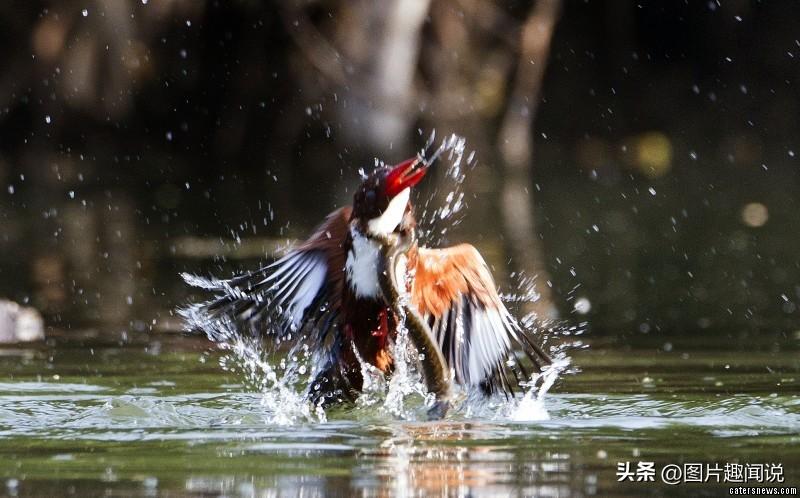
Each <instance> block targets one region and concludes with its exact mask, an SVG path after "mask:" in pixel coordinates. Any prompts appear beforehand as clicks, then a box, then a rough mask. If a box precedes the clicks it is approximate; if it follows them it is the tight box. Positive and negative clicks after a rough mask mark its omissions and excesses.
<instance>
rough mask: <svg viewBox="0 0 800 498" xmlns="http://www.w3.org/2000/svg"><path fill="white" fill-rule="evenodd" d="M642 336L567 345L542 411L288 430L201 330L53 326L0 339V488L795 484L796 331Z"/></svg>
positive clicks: (183, 490) (534, 490)
mask: <svg viewBox="0 0 800 498" xmlns="http://www.w3.org/2000/svg"><path fill="white" fill-rule="evenodd" d="M104 337H107V336H104ZM645 339H648V340H647V341H644V340H642V339H641V338H640V339H638V340H637V342H636V343H635V344H623V343H615V342H612V341H608V340H600V339H595V340H593V341H592V340H591V338H590V339H589V340H588V342H587V344H589V345H590V347H588V348H585V349H578V350H574V351H572V353H571V357H572V361H573V364H574V365H576V366H577V367H578V368H579V369H580V370H581V372H580V373H579V374H574V375H563V376H561V377H560V378H559V379H558V380H557V382H556V384H555V386H554V387H553V389H552V391H551V392H550V393H549V394H548V395H547V396H546V397H545V399H544V409H545V410H546V414H547V417H546V419H541V420H538V421H532V422H514V421H511V420H509V419H508V418H501V417H491V416H488V417H487V416H470V415H468V414H465V413H463V412H461V413H458V414H454V415H453V416H452V417H450V418H449V419H447V420H444V421H439V422H409V421H403V420H400V419H397V418H395V417H391V416H387V415H386V414H384V413H382V412H380V410H378V409H377V408H375V407H360V408H355V409H338V410H332V411H330V412H329V413H328V414H327V415H328V420H327V422H324V423H320V422H311V421H299V422H296V423H294V424H288V425H281V424H279V423H276V422H275V421H274V420H273V419H272V414H270V413H269V412H270V409H269V407H265V405H264V396H263V394H262V393H261V392H260V391H259V390H257V389H254V388H253V387H251V386H248V385H247V382H246V379H245V377H244V376H243V375H241V374H240V373H236V372H228V371H225V370H223V369H222V368H220V366H219V360H220V358H221V357H222V355H223V354H225V353H224V352H221V351H219V350H218V349H217V348H215V347H214V346H213V345H212V344H210V343H208V342H206V341H204V340H200V339H198V338H193V337H183V336H179V335H175V334H160V335H155V334H153V335H147V334H135V333H131V334H129V335H128V337H127V339H126V340H123V339H120V340H119V341H115V340H109V339H107V338H106V339H98V338H97V337H95V334H90V333H87V334H76V332H75V331H72V332H70V333H69V334H55V335H54V337H53V338H52V339H50V340H49V341H48V343H47V344H46V345H40V346H32V347H6V348H3V349H2V350H0V456H2V459H0V476H1V477H2V480H3V481H2V483H5V484H2V483H0V484H2V485H3V486H5V487H0V489H2V491H0V494H8V495H17V496H42V495H51V494H56V493H64V492H68V493H71V494H74V495H76V496H96V495H103V496H109V495H111V496H126V495H130V494H137V495H145V496H148V495H149V496H156V495H169V496H198V495H218V494H225V495H227V496H254V495H255V496H275V495H282V496H283V495H289V496H299V495H302V496H323V495H324V496H347V495H353V494H359V495H361V494H363V495H367V496H374V495H386V494H398V495H411V494H414V493H424V492H429V493H432V494H439V493H440V490H445V491H446V492H447V493H448V494H453V495H458V494H460V495H464V496H466V495H471V496H486V495H495V496H497V495H502V496H505V495H509V494H511V495H533V494H536V495H540V496H565V495H578V496H579V495H594V494H597V495H602V496H606V495H608V494H616V495H631V496H641V495H643V494H651V493H652V494H656V493H664V492H669V493H672V494H684V495H697V494H701V493H706V494H708V495H710V496H715V495H719V494H726V493H727V491H726V489H725V488H724V487H723V486H722V485H714V484H711V485H698V484H683V485H679V486H667V485H665V484H662V483H658V482H656V483H647V484H631V483H618V482H617V480H616V474H615V473H616V467H617V462H621V461H622V462H624V461H631V462H637V461H654V462H657V465H662V464H666V463H678V464H682V463H684V462H723V463H724V462H734V461H738V462H743V463H746V462H750V463H762V462H779V463H782V464H783V466H784V469H785V477H786V481H787V483H788V484H789V485H792V484H793V485H796V483H797V478H798V473H797V468H798V465H800V452H798V451H797V444H798V443H799V442H800V436H798V434H800V397H798V392H799V391H800V389H799V387H800V362H798V354H797V353H798V349H800V340H799V339H798V338H797V337H794V338H792V337H789V338H787V337H771V338H768V339H765V340H764V341H762V342H757V343H754V342H753V341H747V342H742V343H737V341H736V340H735V339H734V340H731V339H730V338H727V339H725V340H720V341H718V342H717V343H716V344H714V345H713V347H709V346H708V345H707V344H704V345H703V346H702V347H698V345H697V344H696V342H695V343H694V344H693V341H691V340H690V339H684V340H681V339H677V340H676V339H675V338H673V339H672V343H671V344H670V347H669V348H668V349H669V351H665V348H664V344H663V341H653V340H652V339H651V337H645ZM776 344H780V345H781V346H780V347H777V346H775V345H776ZM99 360H102V361H99Z"/></svg>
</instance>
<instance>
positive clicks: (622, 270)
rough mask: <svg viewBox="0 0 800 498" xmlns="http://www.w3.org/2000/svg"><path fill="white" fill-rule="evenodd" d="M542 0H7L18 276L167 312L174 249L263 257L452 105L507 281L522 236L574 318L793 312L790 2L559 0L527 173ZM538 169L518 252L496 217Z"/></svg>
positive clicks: (3, 34)
mask: <svg viewBox="0 0 800 498" xmlns="http://www.w3.org/2000/svg"><path fill="white" fill-rule="evenodd" d="M424 3H425V2H423V4H424ZM555 3H556V4H559V2H555ZM536 6H537V4H536V2H534V3H531V2H522V1H521V2H508V3H501V2H480V1H477V0H449V1H432V2H431V3H430V4H429V5H425V10H424V12H423V15H422V17H421V18H420V19H421V21H420V22H419V23H418V24H417V25H416V26H415V27H414V29H410V28H408V27H402V26H404V25H403V24H402V21H404V19H405V18H404V16H406V15H407V12H401V13H391V12H385V11H381V10H380V9H381V2H366V1H365V2H345V1H325V0H321V1H311V2H297V3H295V2H256V1H245V0H239V1H231V2H199V1H189V0H165V1H159V0H149V1H147V2H145V3H143V2H142V0H129V1H122V0H120V1H111V0H108V1H99V0H97V1H89V0H84V1H63V2H21V1H13V2H6V3H4V4H3V5H2V6H0V61H2V62H0V64H2V67H3V69H2V72H0V185H2V189H0V296H1V297H6V298H11V299H14V300H18V301H20V302H26V303H29V304H31V305H33V306H35V307H37V308H38V309H40V310H41V311H43V312H44V313H45V316H46V319H47V322H48V324H50V325H52V326H54V327H57V328H67V329H84V328H86V327H90V328H97V329H100V330H102V331H108V332H111V333H115V332H118V331H130V330H133V331H145V330H149V329H151V328H156V329H159V330H161V329H171V328H175V326H176V325H175V320H174V318H173V317H172V316H171V315H172V313H171V311H170V310H172V309H173V308H174V306H176V305H177V304H180V303H182V302H184V301H186V300H187V299H188V296H189V291H188V290H187V289H186V288H185V287H184V285H183V284H182V283H181V281H180V279H179V278H178V276H177V274H178V272H180V271H184V270H193V271H201V272H203V273H215V274H218V275H228V274H230V271H232V270H234V269H237V268H247V267H253V266H254V265H257V264H258V262H259V261H264V260H265V258H266V256H265V254H266V253H267V252H271V251H273V250H274V249H275V247H277V246H280V245H281V244H282V243H283V241H284V240H285V239H287V238H288V239H293V238H299V237H302V236H303V235H304V234H305V233H306V232H307V231H308V230H310V229H311V228H312V227H313V226H314V225H315V224H316V223H317V222H318V221H319V220H320V219H321V218H322V217H323V216H324V215H325V214H326V213H327V212H328V211H330V210H332V209H333V208H334V207H336V206H339V205H342V204H344V203H347V202H349V198H350V196H351V195H352V189H353V187H354V186H355V185H356V184H357V183H358V174H357V170H358V169H359V168H369V167H371V165H372V164H374V160H373V158H374V157H379V158H380V159H382V160H386V161H387V162H394V161H398V160H401V159H404V158H406V157H409V156H411V155H413V154H414V152H415V151H416V150H418V148H419V147H420V146H421V145H422V144H423V143H424V141H425V140H424V139H425V138H426V137H427V135H428V134H429V132H430V131H431V130H433V129H436V130H437V134H438V136H440V137H443V136H445V135H446V134H449V133H457V134H461V135H464V136H465V137H466V138H467V140H468V146H469V147H470V148H473V149H476V150H477V153H476V154H477V157H478V166H477V167H476V169H475V170H474V171H472V172H471V174H470V176H469V179H468V181H467V183H466V186H465V189H466V192H467V203H468V209H467V211H466V218H465V221H464V223H463V224H462V225H460V226H459V227H457V229H456V230H454V231H452V232H448V241H449V242H458V241H462V240H469V241H471V242H473V243H475V244H476V245H477V246H478V247H479V249H480V250H481V251H482V252H483V253H484V254H485V255H486V257H487V259H488V260H489V261H490V263H491V264H492V265H493V266H494V269H495V274H496V275H497V278H498V280H499V281H500V282H501V284H504V285H506V287H508V286H509V285H511V284H510V283H509V282H510V281H511V279H510V278H509V277H508V275H509V274H510V272H511V271H512V270H526V269H527V270H529V272H530V266H531V265H530V264H528V263H526V262H520V260H521V259H522V260H524V259H525V258H526V257H530V258H531V261H532V262H533V264H534V265H535V271H533V272H531V273H537V274H538V280H537V282H538V286H537V288H539V289H540V290H546V291H549V292H545V293H544V294H545V295H544V297H543V300H542V303H545V302H546V303H545V304H548V305H549V304H552V305H553V307H554V308H555V309H557V310H558V316H559V317H560V319H561V320H565V321H566V323H577V322H582V321H584V320H585V321H587V322H588V324H589V328H590V330H591V332H592V333H594V334H598V335H599V334H608V335H610V336H613V337H615V338H619V339H627V338H630V337H632V336H635V335H636V334H664V335H665V336H666V335H674V334H694V335H696V336H697V337H699V338H702V337H703V335H704V334H726V335H728V336H730V337H732V338H737V339H738V340H743V341H745V342H746V341H747V340H748V338H749V337H751V336H752V335H753V334H769V333H775V334H779V335H786V334H792V333H794V332H795V331H796V330H797V313H798V311H797V309H796V308H797V307H796V303H797V301H798V300H800V241H799V240H798V233H800V222H799V221H798V219H797V214H796V213H797V209H798V194H800V175H799V173H800V172H798V167H799V166H800V164H799V163H798V157H797V156H798V154H800V141H798V129H799V128H800V126H799V125H800V123H799V122H798V119H800V108H799V107H798V103H799V101H798V91H797V85H798V84H799V83H800V81H798V76H800V74H798V63H800V41H798V40H800V15H798V14H800V4H798V3H797V2H795V1H770V2H748V1H720V2H716V1H711V2H704V1H697V2H695V1H691V2H678V1H675V2H656V1H651V2H624V1H612V0H609V1H605V2H603V1H594V0H589V1H566V2H564V3H563V4H560V14H559V15H558V16H557V22H556V24H555V31H554V34H553V37H552V40H549V39H546V40H545V41H546V42H548V43H550V45H549V49H548V50H547V52H548V53H549V59H548V60H541V59H540V60H538V61H533V63H534V65H535V63H536V62H538V63H539V64H541V65H543V64H545V63H546V67H547V69H546V72H545V73H544V79H543V83H542V86H541V88H538V87H537V88H531V89H530V93H531V95H536V98H535V99H529V100H527V101H526V104H525V105H523V106H522V109H523V111H524V112H523V114H525V115H526V116H528V118H529V123H528V124H529V126H530V127H529V138H532V140H533V142H532V143H533V149H532V150H533V155H532V160H530V161H526V162H525V165H526V166H525V169H524V172H523V173H520V174H521V175H522V176H514V177H513V179H511V178H509V175H508V171H509V169H508V167H507V165H506V163H507V162H508V161H507V158H506V156H504V154H503V144H504V143H507V142H504V137H503V134H502V124H503V123H504V122H505V120H506V119H507V117H508V116H509V115H511V113H513V112H517V111H519V109H520V108H518V107H514V103H513V98H512V97H513V92H512V89H513V88H514V82H515V81H519V80H520V75H521V74H524V71H525V70H526V68H529V67H528V66H526V65H525V63H526V61H525V60H523V59H522V58H521V57H520V54H521V53H524V51H522V50H521V49H520V45H519V40H520V30H521V29H523V26H524V25H525V23H526V22H527V21H528V20H530V19H531V16H533V15H535V14H536ZM84 9H85V11H84ZM393 23H398V25H400V26H401V27H402V29H399V30H397V31H393V30H392V27H393V26H394V24H393ZM387 33H388V34H387ZM391 33H400V34H399V35H397V37H396V38H394V39H393V38H392V37H391V36H390V34H391ZM390 43H397V44H399V45H398V46H403V44H406V45H405V46H407V47H410V53H411V56H412V57H411V59H410V61H407V63H406V64H405V66H403V61H402V57H397V60H395V58H394V54H397V53H398V52H397V51H396V50H395V51H392V50H389V51H388V52H384V53H382V52H380V49H381V47H385V46H391V45H390ZM386 53H389V54H392V57H389V58H387V57H385V54H386ZM527 62H531V61H527ZM381 68H383V69H381ZM387 68H388V69H387ZM381 71H383V72H381ZM381 78H384V79H383V80H381ZM381 81H383V82H384V83H385V82H387V81H388V85H389V87H393V88H392V89H391V91H390V92H389V93H388V94H387V93H386V92H383V93H382V90H381V88H382V87H381V86H380V84H381V83H380V82H381ZM534 117H535V122H534V119H533V118H534ZM520 178H523V179H524V182H522V183H523V185H524V187H525V190H526V191H527V193H528V194H527V195H528V199H527V200H526V203H523V206H524V208H525V210H526V212H528V211H529V212H531V213H532V214H533V218H532V221H531V222H530V223H529V225H530V226H531V228H532V233H533V235H534V237H535V240H533V242H535V244H534V245H532V246H530V247H529V248H528V249H529V250H527V253H526V252H525V251H526V247H527V246H526V245H525V244H522V246H520V244H519V243H518V242H513V240H515V239H514V237H513V234H512V235H510V234H509V230H510V228H509V227H508V226H507V224H506V225H504V224H503V223H498V222H497V220H501V219H507V218H503V215H504V213H503V210H504V209H507V208H508V206H505V207H504V205H503V203H502V201H501V198H502V197H503V192H506V190H504V189H506V188H507V184H510V183H514V182H517V183H518V182H519V179H520ZM444 181H446V180H445V179H444V178H441V177H436V176H433V179H429V180H428V183H429V184H428V185H427V186H425V187H424V188H423V189H422V193H421V195H422V196H425V195H428V194H430V193H432V192H433V189H434V185H436V184H437V182H438V183H441V182H444ZM444 188H445V189H446V187H444ZM515 244H516V247H515ZM521 251H522V252H521ZM526 261H527V260H526ZM548 283H549V285H548ZM576 302H579V303H580V306H579V307H580V308H581V311H582V312H587V311H588V312H587V313H586V314H585V315H584V314H582V313H579V312H577V311H575V309H574V307H575V303H576ZM542 303H540V304H542ZM587 304H589V306H587ZM550 311H551V310H548V311H547V312H548V313H549V312H550Z"/></svg>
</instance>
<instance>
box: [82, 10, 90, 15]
mask: <svg viewBox="0 0 800 498" xmlns="http://www.w3.org/2000/svg"><path fill="white" fill-rule="evenodd" d="M81 14H83V17H89V9H83V10H82V11H81Z"/></svg>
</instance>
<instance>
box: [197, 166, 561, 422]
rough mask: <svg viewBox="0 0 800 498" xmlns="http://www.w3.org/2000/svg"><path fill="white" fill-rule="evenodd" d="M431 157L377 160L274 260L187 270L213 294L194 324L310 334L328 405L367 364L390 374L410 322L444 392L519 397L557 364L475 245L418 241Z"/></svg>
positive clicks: (316, 380) (317, 396) (320, 390)
mask: <svg viewBox="0 0 800 498" xmlns="http://www.w3.org/2000/svg"><path fill="white" fill-rule="evenodd" d="M430 164H431V163H430V162H429V161H425V160H424V159H423V158H422V157H421V156H417V157H414V158H411V159H408V160H405V161H403V162H401V163H399V164H397V165H395V166H393V167H390V166H379V167H377V168H376V169H375V170H374V171H373V172H372V173H370V174H369V175H368V176H366V177H365V178H364V179H363V181H362V182H361V184H360V186H359V187H358V189H357V190H356V191H355V194H354V196H353V203H352V205H351V206H344V207H341V208H339V209H337V210H335V211H333V212H332V213H330V214H329V215H328V216H327V217H326V218H325V220H324V221H323V222H322V223H321V224H320V225H319V226H318V227H317V228H316V229H315V230H314V231H313V233H312V234H311V236H310V237H308V239H306V240H305V241H303V242H302V243H300V244H299V245H297V246H296V247H295V248H294V249H293V250H291V251H289V252H288V253H286V254H285V255H284V256H283V257H281V258H279V259H278V260H277V261H275V262H273V263H271V264H269V265H268V266H265V267H263V268H261V269H259V270H256V271H251V272H248V273H246V274H243V275H240V276H236V277H234V278H231V279H228V280H216V281H211V280H204V279H199V278H197V277H193V276H189V275H184V278H186V279H187V281H188V282H189V283H190V284H194V285H199V286H201V287H204V288H206V289H209V290H212V291H216V293H217V295H216V297H215V298H214V299H212V300H211V301H208V302H206V303H203V304H199V305H194V306H192V307H190V308H188V309H187V310H184V313H183V314H184V316H185V317H188V318H192V320H191V322H192V323H191V324H190V326H195V327H200V328H202V329H204V330H205V332H206V333H207V334H208V335H209V336H210V337H211V338H212V339H219V335H220V332H219V331H220V330H225V331H228V333H230V331H231V330H232V329H235V330H237V331H238V333H241V332H243V331H249V332H250V333H253V334H256V335H259V336H264V335H273V336H275V337H276V338H277V339H278V341H279V342H280V341H281V340H285V339H287V338H290V339H291V338H292V337H294V338H298V337H300V338H303V339H304V340H305V342H304V343H305V344H306V347H308V345H310V347H311V349H312V350H313V353H314V358H315V360H314V361H313V362H312V364H313V365H314V371H313V372H312V373H311V376H310V377H309V379H312V380H311V382H310V383H309V385H308V398H309V399H310V400H311V401H313V402H314V403H317V404H321V405H324V406H328V405H330V404H333V403H336V402H346V401H354V400H355V399H356V398H357V397H358V395H359V394H360V393H361V391H362V388H363V385H364V378H363V369H362V366H363V365H365V364H368V365H371V367H374V368H375V369H377V370H379V371H380V372H383V373H384V374H385V375H387V376H388V375H391V374H392V372H393V370H394V367H395V359H394V355H393V353H392V351H393V349H392V347H391V346H392V344H393V343H394V342H395V341H396V339H397V335H398V330H400V327H401V326H402V325H403V324H404V322H408V324H409V325H411V326H409V327H408V331H409V336H412V338H413V337H421V339H419V340H412V343H413V345H414V346H416V347H417V348H418V350H420V351H421V352H423V351H424V353H425V354H424V355H423V354H420V355H419V357H421V358H422V359H420V360H419V361H420V362H421V363H422V364H423V365H422V368H421V370H422V371H423V372H424V374H425V376H426V377H428V378H427V379H426V380H427V381H428V386H436V387H435V388H433V390H435V391H437V392H436V393H435V394H436V395H437V396H441V397H446V396H448V395H449V384H450V383H454V384H457V385H459V386H461V387H462V388H465V389H467V390H473V389H474V390H477V391H479V392H481V393H483V394H485V395H487V396H489V395H492V394H493V393H495V392H500V393H503V394H505V395H506V396H513V393H514V392H515V391H516V390H517V389H518V388H519V386H520V385H524V383H525V382H527V381H530V380H531V373H530V368H531V365H532V367H533V368H534V369H535V370H536V371H537V372H540V371H541V370H542V369H544V368H546V366H547V365H548V364H550V363H551V359H550V358H549V356H548V355H547V353H545V351H544V350H543V349H542V347H541V346H539V345H538V344H537V342H536V340H535V339H534V338H532V337H529V335H530V332H528V331H526V330H524V329H523V328H522V327H521V326H520V325H519V323H518V321H517V320H516V319H515V318H514V317H513V316H512V315H511V313H510V312H509V311H508V309H507V308H506V307H505V305H504V304H503V301H502V300H501V298H500V295H499V293H498V290H497V287H496V285H495V282H494V279H493V278H492V274H491V271H490V269H489V266H488V265H487V264H486V261H485V260H484V259H483V257H482V256H481V254H480V253H479V252H478V250H477V249H476V248H475V247H474V246H472V245H471V244H467V243H462V244H459V245H455V246H452V247H446V248H428V247H422V246H421V245H420V244H419V241H418V239H417V237H416V232H415V229H416V221H415V218H414V208H413V205H412V202H411V201H410V194H411V190H412V188H414V187H415V186H416V185H417V184H418V183H419V182H420V181H421V180H422V178H423V177H424V176H425V174H426V172H427V171H428V169H429V166H430ZM387 258H390V259H391V261H389V262H387V261H386V259H387ZM387 274H391V275H390V276H391V278H387ZM387 287H388V288H389V289H390V290H389V291H387ZM198 317H202V318H198ZM410 318H411V320H409V319H410ZM209 324H211V325H209ZM526 358H527V359H526ZM512 379H513V380H512Z"/></svg>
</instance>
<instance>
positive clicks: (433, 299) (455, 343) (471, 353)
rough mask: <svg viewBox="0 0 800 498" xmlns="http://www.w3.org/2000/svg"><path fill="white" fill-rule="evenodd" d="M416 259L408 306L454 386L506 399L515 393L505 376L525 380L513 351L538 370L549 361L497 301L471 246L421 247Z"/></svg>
mask: <svg viewBox="0 0 800 498" xmlns="http://www.w3.org/2000/svg"><path fill="white" fill-rule="evenodd" d="M416 259H417V261H416V265H414V268H416V274H415V277H414V284H413V289H412V291H411V298H412V303H413V304H414V306H416V308H417V310H419V312H420V314H422V315H423V316H424V317H425V319H426V320H427V321H428V324H429V325H430V327H431V330H432V331H433V333H434V335H435V336H436V339H437V340H438V342H439V347H440V348H441V350H442V353H443V354H444V356H445V358H446V359H447V362H448V364H449V366H450V368H451V369H453V371H454V372H455V379H456V381H457V382H458V383H460V384H462V385H466V386H480V387H481V388H482V389H483V390H484V391H485V392H487V393H491V392H494V391H496V390H499V391H502V392H504V393H506V394H510V393H512V392H513V391H514V388H513V386H512V384H511V383H510V382H509V379H508V376H507V373H506V372H507V371H511V372H512V373H513V374H514V376H515V377H516V380H517V383H519V382H521V381H523V380H528V377H529V376H528V373H527V372H526V369H525V368H524V366H523V362H522V361H520V360H521V359H522V358H517V357H516V354H515V351H521V352H523V353H524V355H525V356H526V357H527V358H528V359H529V360H530V362H531V363H532V364H533V366H534V367H535V368H536V369H537V370H541V368H542V367H543V366H544V365H547V364H549V363H550V362H551V360H550V358H549V356H548V355H547V354H546V353H545V352H544V351H543V350H542V348H541V347H539V346H538V345H537V344H536V343H535V342H533V340H532V339H531V338H529V337H527V336H526V334H525V331H524V330H522V328H521V327H520V326H519V325H518V324H517V322H516V320H515V319H514V317H512V316H511V314H510V313H509V312H508V310H507V309H506V307H505V305H504V304H503V302H502V301H501V300H500V296H499V295H498V294H497V288H496V287H495V284H494V280H493V279H492V275H491V272H490V271H489V268H488V266H487V265H486V262H485V261H484V260H483V257H481V255H480V253H479V252H478V250H477V249H475V247H473V246H472V245H470V244H461V245H457V246H454V247H449V248H446V249H427V248H420V249H419V250H418V252H417V256H416ZM520 373H521V374H522V375H523V377H524V379H520V378H519V374H520Z"/></svg>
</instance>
